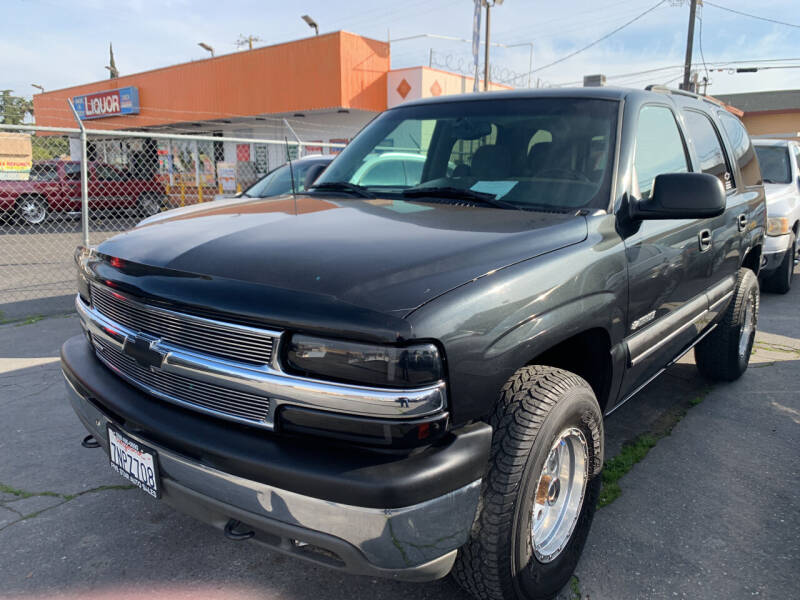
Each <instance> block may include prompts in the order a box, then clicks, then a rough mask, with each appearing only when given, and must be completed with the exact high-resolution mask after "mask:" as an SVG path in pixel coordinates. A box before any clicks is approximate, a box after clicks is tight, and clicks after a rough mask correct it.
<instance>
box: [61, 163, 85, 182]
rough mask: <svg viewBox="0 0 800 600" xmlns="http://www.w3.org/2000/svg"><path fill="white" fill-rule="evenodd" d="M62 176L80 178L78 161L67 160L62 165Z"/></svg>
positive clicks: (78, 179)
mask: <svg viewBox="0 0 800 600" xmlns="http://www.w3.org/2000/svg"><path fill="white" fill-rule="evenodd" d="M64 178H65V179H72V180H74V181H80V180H81V165H80V163H73V162H69V163H66V164H65V165H64Z"/></svg>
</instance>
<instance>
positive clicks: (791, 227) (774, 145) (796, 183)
mask: <svg viewBox="0 0 800 600" xmlns="http://www.w3.org/2000/svg"><path fill="white" fill-rule="evenodd" d="M753 145H754V146H755V150H756V154H757V155H758V162H759V163H760V164H761V174H762V176H763V178H764V191H765V192H766V194H767V237H766V238H765V242H764V258H765V260H766V264H765V265H764V266H763V267H762V269H761V274H762V281H763V288H764V289H765V290H767V291H770V292H777V293H779V294H785V293H786V292H788V291H789V289H790V288H791V285H792V274H793V272H794V265H795V259H796V258H797V250H798V247H797V238H798V235H800V144H798V143H797V142H794V141H790V140H771V139H754V140H753Z"/></svg>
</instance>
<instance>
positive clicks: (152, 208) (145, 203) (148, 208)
mask: <svg viewBox="0 0 800 600" xmlns="http://www.w3.org/2000/svg"><path fill="white" fill-rule="evenodd" d="M141 210H142V213H143V214H145V215H146V216H148V217H152V216H153V215H155V214H158V213H159V212H161V199H160V198H155V197H153V196H147V197H146V198H144V199H142V203H141Z"/></svg>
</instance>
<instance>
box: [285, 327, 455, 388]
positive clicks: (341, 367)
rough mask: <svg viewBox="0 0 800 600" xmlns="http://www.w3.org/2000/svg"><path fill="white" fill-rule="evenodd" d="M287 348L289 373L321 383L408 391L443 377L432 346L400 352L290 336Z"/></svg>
mask: <svg viewBox="0 0 800 600" xmlns="http://www.w3.org/2000/svg"><path fill="white" fill-rule="evenodd" d="M287 346H288V349H287V352H286V355H285V356H286V362H287V363H288V366H289V367H290V368H291V369H292V370H294V371H296V372H299V373H301V374H303V375H307V376H313V377H321V378H323V379H330V380H335V381H342V382H348V383H357V384H366V385H370V386H376V387H396V388H410V387H419V386H422V385H426V384H429V383H434V382H436V381H439V380H440V379H442V377H443V373H444V368H443V366H442V358H441V355H440V354H439V350H438V349H437V348H436V346H435V345H433V344H417V345H412V346H406V347H402V348H399V347H393V346H378V345H372V344H362V343H358V342H347V341H342V340H332V339H324V338H317V337H311V336H306V335H293V336H292V338H291V340H290V341H289V344H287Z"/></svg>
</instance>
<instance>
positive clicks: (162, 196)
mask: <svg viewBox="0 0 800 600" xmlns="http://www.w3.org/2000/svg"><path fill="white" fill-rule="evenodd" d="M166 198H167V195H166V192H165V189H164V184H163V183H161V182H160V181H159V178H158V174H157V173H155V172H153V173H152V174H151V175H149V176H147V175H146V174H143V173H135V172H130V171H126V170H123V169H119V168H117V167H113V166H111V165H108V164H104V163H100V162H92V163H89V208H90V209H93V210H131V209H133V210H137V211H138V212H139V213H140V214H141V215H142V216H150V215H154V214H156V213H157V212H159V211H160V210H161V208H162V206H164V204H165V202H166ZM80 210H81V165H80V163H79V162H77V161H63V160H51V161H41V162H36V163H34V164H33V168H32V169H31V173H30V177H29V179H28V180H27V181H0V214H2V213H3V212H5V213H10V214H12V215H15V216H16V217H17V218H18V219H20V220H21V221H23V222H25V223H28V224H31V225H38V224H40V223H43V222H44V221H46V220H47V218H48V216H50V214H51V213H69V212H79V211H80Z"/></svg>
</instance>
